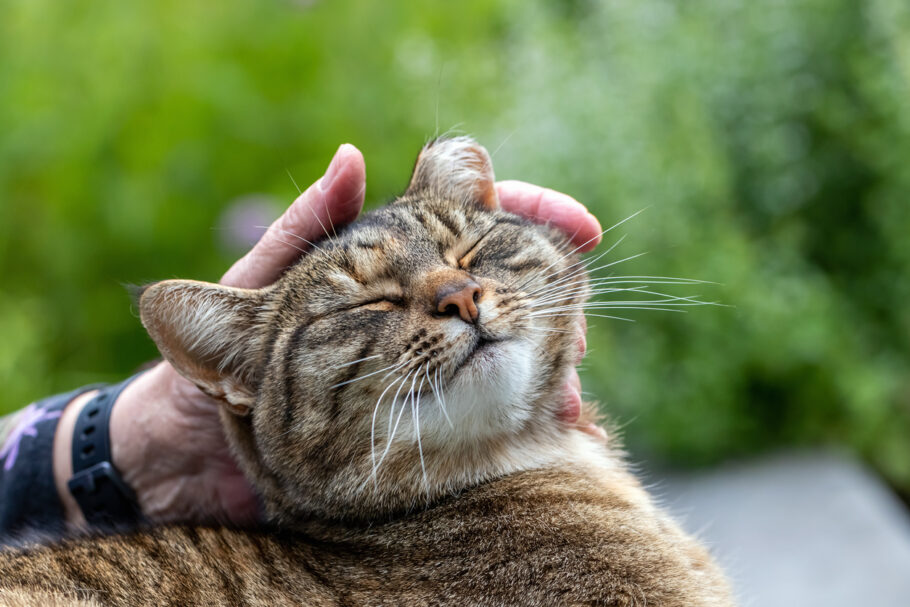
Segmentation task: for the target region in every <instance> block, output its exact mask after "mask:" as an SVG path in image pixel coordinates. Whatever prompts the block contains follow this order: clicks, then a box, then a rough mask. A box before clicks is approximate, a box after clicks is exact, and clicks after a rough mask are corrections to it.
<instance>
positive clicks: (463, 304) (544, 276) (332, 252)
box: [140, 137, 587, 520]
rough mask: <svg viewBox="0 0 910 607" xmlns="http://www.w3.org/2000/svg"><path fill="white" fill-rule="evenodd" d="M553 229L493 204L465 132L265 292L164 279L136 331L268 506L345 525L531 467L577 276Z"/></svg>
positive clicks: (540, 452)
mask: <svg viewBox="0 0 910 607" xmlns="http://www.w3.org/2000/svg"><path fill="white" fill-rule="evenodd" d="M581 270H582V269H581V267H580V266H579V264H578V259H577V257H576V256H575V255H574V252H573V247H572V246H571V245H570V244H569V242H568V240H567V239H566V238H565V237H564V236H563V235H562V234H561V233H559V232H557V231H556V230H554V229H551V228H548V227H546V226H540V225H535V224H533V223H531V222H529V221H526V220H524V219H521V218H519V217H517V216H515V215H512V214H509V213H507V212H504V211H502V210H500V209H499V202H498V198H497V194H496V190H495V187H494V178H493V171H492V166H491V163H490V158H489V156H488V154H487V152H486V150H484V149H483V148H482V147H481V146H480V145H478V144H477V143H475V142H474V141H473V140H471V139H468V138H463V137H462V138H455V139H445V140H437V141H434V142H432V143H430V144H428V145H427V146H425V147H424V149H423V150H422V151H421V153H420V156H419V157H418V160H417V164H416V166H415V168H414V173H413V177H412V179H411V183H410V185H409V187H408V189H407V191H406V192H405V193H404V195H403V196H401V197H400V198H398V199H397V200H395V201H394V202H392V203H391V204H389V205H387V206H385V207H383V208H381V209H378V210H376V211H373V212H371V213H369V214H367V215H365V216H364V217H362V218H361V219H360V220H358V221H357V222H356V223H354V224H353V225H350V226H348V227H347V228H345V229H344V230H343V231H341V232H340V233H339V234H338V235H337V236H332V237H327V238H326V239H325V240H323V241H321V242H319V243H318V247H317V248H314V249H313V250H312V252H310V253H309V254H308V255H305V256H303V258H302V259H301V260H300V262H299V263H298V264H297V265H295V266H294V267H292V268H290V269H289V270H288V271H287V273H286V274H285V275H284V277H283V278H281V280H279V281H278V282H277V283H276V284H275V285H273V286H271V287H268V288H265V289H261V290H241V289H232V288H226V287H222V286H218V285H213V284H207V283H201V282H192V281H178V280H169V281H164V282H160V283H156V284H153V285H151V286H149V287H147V288H146V289H145V290H144V291H143V293H142V295H141V300H140V310H141V316H142V322H143V324H144V325H145V326H146V328H147V329H148V331H149V334H150V335H151V336H152V338H153V339H154V340H155V342H156V343H157V344H158V347H159V349H160V350H161V353H162V354H163V355H164V356H165V358H167V360H168V361H170V362H171V364H173V365H174V367H176V369H177V370H178V371H179V372H180V373H181V374H183V375H184V376H185V377H187V378H188V379H189V380H191V381H193V382H194V383H195V384H196V385H198V386H199V387H200V388H201V389H202V390H204V391H205V392H207V393H209V394H211V395H213V396H215V397H218V398H221V399H223V400H224V401H225V403H226V407H225V413H224V416H223V417H224V419H225V425H226V428H227V430H228V435H229V438H230V440H231V442H232V444H233V446H234V448H235V451H236V453H237V455H238V458H239V459H240V462H241V465H242V466H243V468H244V470H245V472H246V473H247V475H248V476H249V478H250V479H251V481H252V482H253V483H254V484H255V485H256V487H257V489H258V490H259V491H260V492H261V493H262V496H263V499H264V501H265V503H266V506H267V509H268V511H269V513H270V515H271V516H272V517H274V518H278V519H284V520H287V519H290V518H295V517H297V518H299V517H309V516H319V517H326V516H328V517H351V518H365V517H375V516H378V515H383V514H389V513H393V512H396V511H400V510H402V509H407V508H410V507H413V506H416V505H420V504H423V503H425V502H426V501H427V500H432V499H434V498H436V497H439V496H440V495H443V494H446V493H450V492H454V491H458V490H460V489H463V488H465V487H467V486H470V485H472V484H476V483H478V482H482V481H483V480H486V479H489V478H491V477H495V476H497V475H500V474H505V473H508V472H510V471H514V470H519V469H523V468H528V467H534V466H536V465H543V464H544V463H545V461H546V459H547V457H549V454H550V453H551V452H552V449H553V448H555V446H556V445H558V444H559V443H560V441H563V440H564V437H565V433H566V432H567V431H568V427H567V426H565V425H564V424H563V423H562V422H560V421H559V420H558V418H559V416H558V411H559V409H560V407H561V404H562V395H561V389H562V385H563V382H564V380H565V377H566V374H567V372H568V370H569V368H570V367H571V366H572V365H573V364H574V362H575V357H576V355H577V351H576V332H575V323H576V322H577V321H578V319H579V318H580V315H581V311H580V304H581V303H582V302H583V300H584V299H585V297H586V295H587V283H586V280H587V279H586V276H585V275H584V273H583V272H582V271H581Z"/></svg>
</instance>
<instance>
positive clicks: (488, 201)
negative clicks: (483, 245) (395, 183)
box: [405, 137, 499, 210]
mask: <svg viewBox="0 0 910 607" xmlns="http://www.w3.org/2000/svg"><path fill="white" fill-rule="evenodd" d="M425 192H429V193H431V194H433V195H435V196H441V197H442V198H444V199H448V200H454V201H459V202H461V201H464V202H473V203H475V204H479V205H480V206H482V207H484V208H486V209H490V210H494V209H498V208H499V196H498V195H497V193H496V178H495V176H494V175H493V162H492V161H491V160H490V155H489V154H488V153H487V150H486V148H484V147H483V146H482V145H480V144H479V143H477V142H476V141H474V140H473V139H471V138H470V137H453V138H449V139H447V138H439V139H436V140H434V141H431V142H430V143H428V144H426V145H425V146H423V149H422V150H420V155H419V156H417V163H416V164H415V165H414V173H413V175H411V183H410V184H409V185H408V189H407V192H405V193H406V194H420V193H425Z"/></svg>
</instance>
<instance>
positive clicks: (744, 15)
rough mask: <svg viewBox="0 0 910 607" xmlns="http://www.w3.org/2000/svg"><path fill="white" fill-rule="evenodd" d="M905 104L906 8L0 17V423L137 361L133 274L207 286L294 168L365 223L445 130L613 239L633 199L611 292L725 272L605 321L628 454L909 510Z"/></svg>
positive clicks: (232, 11) (562, 5) (604, 383)
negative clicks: (631, 284) (770, 453)
mask: <svg viewBox="0 0 910 607" xmlns="http://www.w3.org/2000/svg"><path fill="white" fill-rule="evenodd" d="M908 102H910V4H908V3H907V2H906V1H905V0H866V1H864V2H856V1H854V0H762V1H760V2H755V1H752V0H728V1H725V2H717V1H716V0H687V1H686V2H671V1H660V0H657V1H655V0H648V1H647V2H640V1H628V2H625V1H623V2H620V1H612V2H606V1H595V0H562V1H553V0H550V1H544V0H506V1H500V2H490V1H488V0H460V1H459V2H400V1H392V0H384V1H383V2H367V1H363V2H349V1H341V0H339V1H334V2H304V1H297V2H291V1H287V0H286V1H279V0H266V1H263V0H257V1H252V0H251V1H248V2H241V1H237V0H222V1H221V2H217V3H216V2H178V1H162V2H149V3H132V2H121V1H113V0H99V1H94V2H82V1H76V2H59V1H52V0H28V1H26V0H7V1H5V2H2V3H0V276H2V286H0V385H2V390H0V412H4V411H9V410H13V409H15V408H18V407H20V406H22V405H24V404H26V403H27V402H29V401H30V400H33V399H35V398H38V397H40V396H43V395H46V394H50V393H52V392H54V391H60V390H63V389H68V388H72V387H75V386H78V385H80V384H84V383H89V382H94V381H105V380H115V379H117V378H120V377H122V376H124V375H126V374H128V373H130V372H131V371H132V370H133V369H135V367H136V366H137V365H139V364H140V363H142V362H143V361H145V360H148V359H150V358H152V357H154V356H155V355H156V352H155V349H154V347H153V345H152V344H151V342H150V341H149V340H148V339H147V338H146V337H145V335H144V333H143V331H142V329H141V327H140V324H139V322H138V319H137V318H136V314H135V311H134V310H132V309H131V306H130V301H129V298H128V296H127V294H126V291H125V290H124V288H123V285H124V284H125V283H141V282H144V281H148V280H153V279H161V278H170V277H178V276H179V277H187V278H189V277H192V278H197V279H205V280H217V279H218V277H219V276H220V275H221V273H222V272H223V271H224V269H225V268H226V267H227V266H228V265H229V264H230V262H231V261H232V259H234V258H236V256H237V255H238V254H239V253H240V251H238V250H237V249H236V248H232V247H231V246H230V245H229V244H225V243H230V242H231V241H232V239H231V237H230V234H227V235H226V234H225V233H226V232H228V233H230V232H231V231H232V230H233V229H234V228H233V227H232V226H233V225H234V224H235V223H237V222H238V221H241V220H243V219H244V218H246V217H248V216H250V215H253V216H257V214H258V215H262V216H265V217H266V219H263V220H262V221H268V216H269V214H272V215H274V214H277V213H279V212H280V205H283V204H287V203H289V202H290V201H291V200H292V199H293V198H294V197H295V195H296V189H295V187H294V185H293V183H292V181H291V179H290V178H289V174H290V175H291V176H293V178H294V179H295V180H296V181H297V182H298V183H299V184H300V185H301V186H302V187H303V186H305V185H307V184H309V183H310V182H311V181H313V180H314V179H316V178H317V177H318V176H319V175H321V173H322V171H323V169H324V168H325V165H326V164H327V163H328V161H329V159H330V158H331V155H332V153H333V151H334V150H335V148H336V147H337V146H338V145H339V144H340V143H342V142H345V141H348V142H351V143H354V144H355V145H357V146H358V147H359V148H360V149H361V150H363V152H364V154H365V156H366V160H367V168H368V176H369V177H368V182H369V187H368V192H367V197H368V199H369V200H370V201H372V203H373V204H376V203H379V202H381V201H383V200H385V199H388V198H389V197H391V196H392V195H394V194H395V193H398V192H400V191H401V190H402V189H403V187H404V185H405V184H406V181H407V177H408V172H409V169H410V167H411V164H412V161H413V158H414V156H415V154H416V151H417V150H418V149H419V147H420V146H421V144H422V143H423V142H424V141H425V140H426V139H427V138H428V137H431V136H432V135H433V134H434V133H435V132H437V130H439V131H446V130H449V129H451V128H456V129H458V130H459V131H460V132H466V133H470V134H473V135H475V136H476V137H478V138H479V139H480V140H481V141H482V142H483V143H484V144H486V145H487V147H488V148H489V149H490V150H491V151H493V150H495V155H494V163H495V165H496V169H497V173H498V176H499V177H501V178H516V179H524V180H527V181H532V182H535V183H539V184H542V185H546V186H549V187H553V188H556V189H559V190H562V191H565V192H568V193H570V194H572V195H573V196H575V197H576V198H578V199H579V200H580V201H582V202H584V203H585V204H586V205H587V206H588V207H589V208H590V209H591V210H592V211H593V212H594V213H595V214H596V215H597V216H598V217H599V218H600V220H601V222H602V223H603V224H604V226H605V227H606V226H609V225H612V224H614V223H616V222H617V221H619V220H621V219H624V218H626V217H628V216H629V215H631V214H633V213H634V212H636V211H639V210H642V209H645V211H644V212H643V213H642V214H640V215H639V216H637V217H636V218H634V219H633V220H631V221H629V222H627V223H625V224H623V226H621V228H617V230H615V231H614V232H611V234H610V235H609V236H610V238H609V239H608V240H607V241H605V242H606V244H607V245H608V244H611V243H612V242H614V241H615V239H616V238H618V237H619V236H622V235H623V234H625V235H627V237H626V239H625V241H624V242H623V243H622V244H621V245H620V246H619V247H618V248H617V249H616V250H615V251H614V253H611V258H612V259H620V258H622V257H625V256H628V255H633V254H636V253H640V252H647V255H644V256H642V257H641V258H639V259H636V260H634V261H631V262H628V263H624V264H621V265H620V266H617V267H616V268H614V269H615V270H616V272H618V273H627V274H646V275H664V276H683V277H690V278H698V279H704V280H710V281H716V282H717V283H719V284H717V285H704V286H699V287H698V288H696V287H677V289H676V291H674V292H675V293H678V294H680V295H694V294H699V295H701V296H702V297H703V298H705V299H707V300H712V301H719V302H722V303H724V304H726V305H727V306H728V307H703V308H695V309H691V310H689V312H688V313H685V314H675V313H667V312H644V311H629V312H628V313H627V314H626V315H627V316H628V317H630V318H632V319H634V320H635V321H636V322H634V323H625V322H621V321H609V320H606V319H592V322H591V330H590V333H589V344H590V354H589V356H588V358H587V361H586V363H585V375H584V382H585V388H586V390H587V391H588V392H589V393H590V394H591V395H592V397H595V398H597V399H598V400H600V401H601V402H603V403H604V409H605V411H607V412H608V413H609V414H610V415H611V416H612V417H613V418H614V419H615V420H616V421H617V423H619V424H620V425H621V426H622V427H623V429H624V433H625V435H626V437H627V441H628V443H629V445H630V447H631V448H632V450H633V453H634V455H635V457H636V459H638V460H641V459H647V460H648V461H656V462H664V463H668V464H673V465H704V464H708V463H711V462H715V461H718V460H720V459H725V458H731V457H737V456H742V455H745V454H750V453H755V452H759V451H762V450H768V449H771V448H775V447H778V446H781V445H818V444H832V443H834V444H840V445H845V446H847V447H848V448H850V449H852V450H854V451H855V452H857V453H859V454H860V455H862V457H864V458H865V459H866V460H867V461H868V462H870V463H871V464H872V465H873V466H874V467H875V468H876V469H877V470H878V471H880V472H881V473H882V474H883V475H884V476H885V477H886V478H887V479H888V480H889V481H890V482H891V483H892V485H894V486H895V487H897V488H898V489H900V490H902V491H904V492H905V494H906V492H908V491H910V348H908V346H910V306H908V301H910V280H908V277H910V111H908ZM238 205H239V206H238ZM238 209H239V210H238ZM238 217H239V218H240V219H238ZM235 240H236V239H235Z"/></svg>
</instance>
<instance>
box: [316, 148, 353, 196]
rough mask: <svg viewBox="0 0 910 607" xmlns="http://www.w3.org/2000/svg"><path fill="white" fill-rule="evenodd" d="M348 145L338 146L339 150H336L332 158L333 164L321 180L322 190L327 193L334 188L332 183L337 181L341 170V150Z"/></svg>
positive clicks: (320, 187)
mask: <svg viewBox="0 0 910 607" xmlns="http://www.w3.org/2000/svg"><path fill="white" fill-rule="evenodd" d="M346 145H348V144H346V143H342V144H341V145H340V146H338V149H337V150H335V155H334V156H332V162H330V163H329V168H327V169H326V170H325V175H323V176H322V179H320V180H319V189H320V190H322V191H325V190H327V189H329V188H330V187H332V182H333V181H335V178H336V177H337V176H338V172H339V171H340V170H341V149H342V148H343V147H344V146H346Z"/></svg>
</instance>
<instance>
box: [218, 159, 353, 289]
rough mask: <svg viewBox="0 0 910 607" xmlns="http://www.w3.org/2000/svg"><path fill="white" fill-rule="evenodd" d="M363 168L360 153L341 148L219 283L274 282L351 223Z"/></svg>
mask: <svg viewBox="0 0 910 607" xmlns="http://www.w3.org/2000/svg"><path fill="white" fill-rule="evenodd" d="M365 191H366V166H365V165H364V162H363V155H362V154H361V153H360V150H358V149H357V148H355V147H354V146H353V145H351V144H348V143H346V144H344V145H342V146H341V147H340V148H338V151H337V152H335V156H334V158H332V162H331V164H329V168H328V169H327V170H326V172H325V175H323V176H322V178H320V179H319V181H317V182H316V183H314V184H313V185H311V186H310V187H309V188H307V190H306V191H305V192H304V193H303V194H301V195H300V196H298V197H297V200H295V201H294V202H293V203H292V204H291V206H290V207H288V209H287V210H286V211H285V212H284V215H282V216H281V217H279V218H278V219H276V220H275V222H274V223H273V224H272V225H271V226H269V229H268V230H267V231H266V233H265V234H263V235H262V238H260V239H259V242H257V243H256V246H254V247H253V248H252V249H251V250H250V252H249V253H247V254H246V255H244V256H243V257H242V258H240V260H239V261H237V263H235V264H234V265H233V266H231V269H229V270H228V271H227V273H225V275H224V276H223V277H222V278H221V284H224V285H228V286H232V287H241V288H246V289H256V288H260V287H264V286H267V285H270V284H272V283H273V282H275V281H276V280H277V279H278V277H279V276H281V273H282V272H283V271H284V269H285V268H287V267H288V266H289V265H291V264H292V263H294V262H295V261H296V260H297V258H298V257H300V255H301V254H302V253H303V252H305V251H306V250H307V249H309V248H310V246H311V243H313V242H315V241H316V240H318V239H320V238H322V237H323V236H325V235H326V234H327V233H328V234H332V233H333V231H334V230H335V229H336V228H338V227H339V226H341V225H343V224H346V223H348V222H350V221H352V220H353V219H354V218H355V217H357V214H358V213H360V209H361V208H362V207H363V194H364V192H365Z"/></svg>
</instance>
